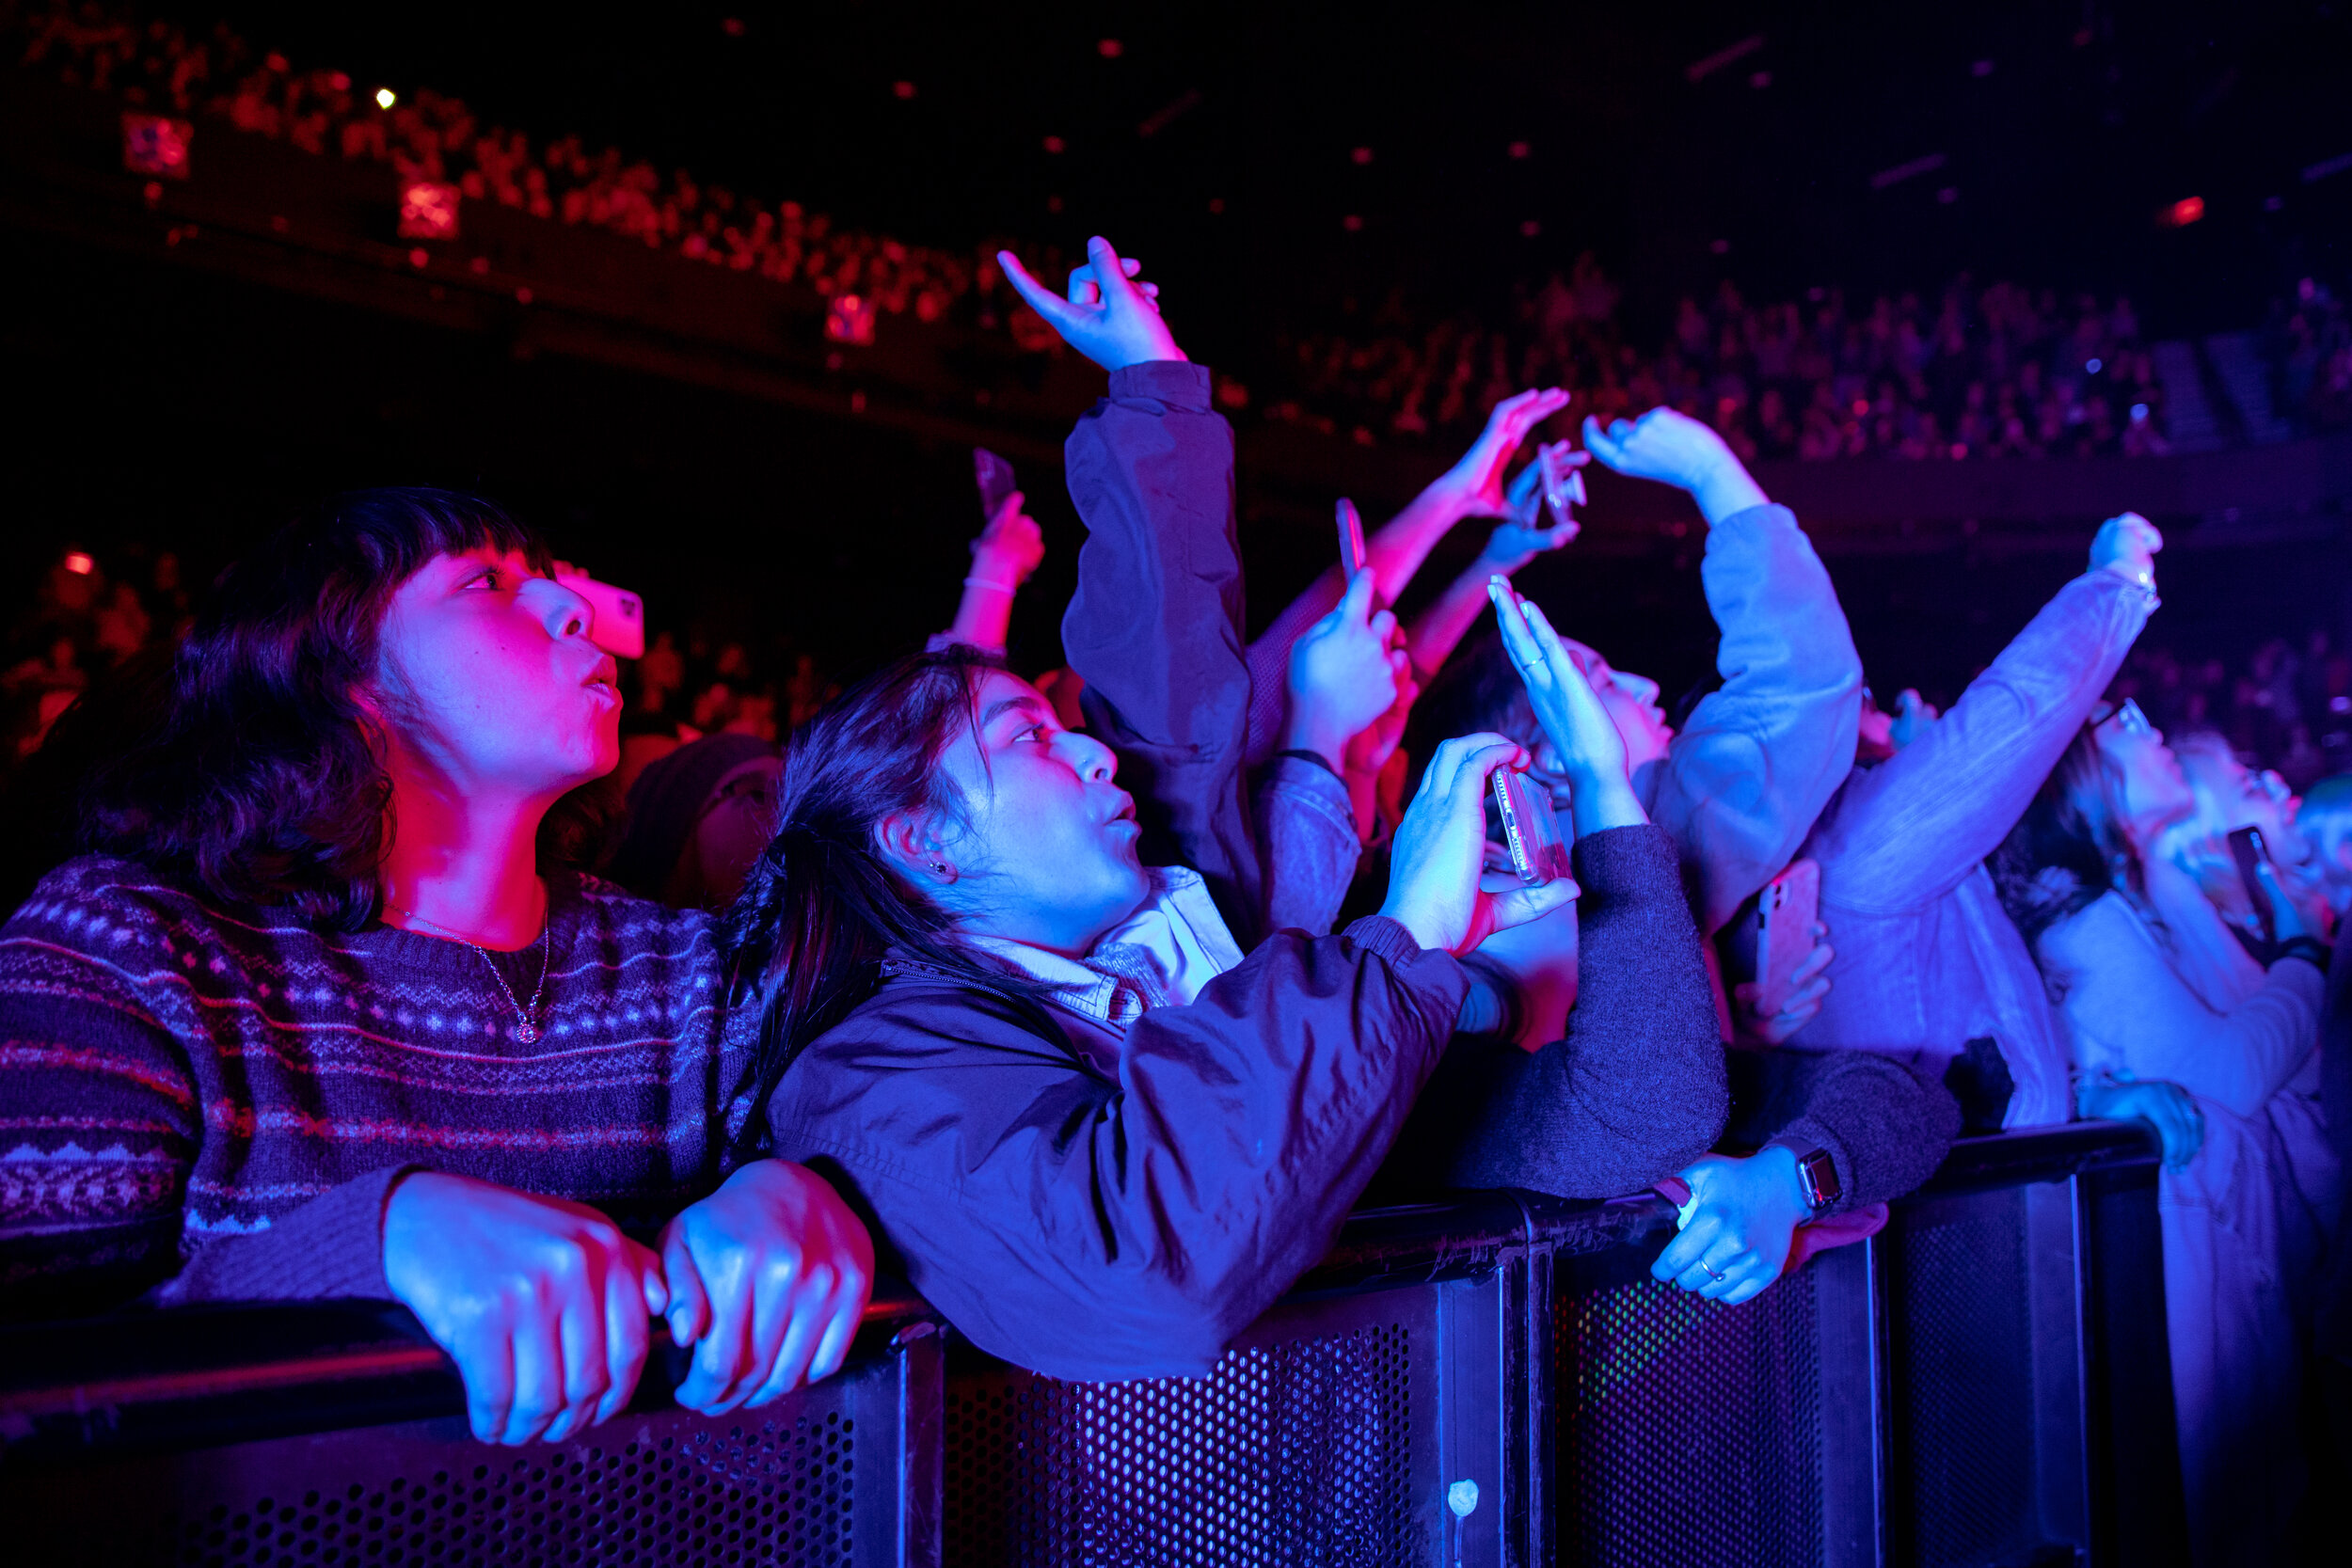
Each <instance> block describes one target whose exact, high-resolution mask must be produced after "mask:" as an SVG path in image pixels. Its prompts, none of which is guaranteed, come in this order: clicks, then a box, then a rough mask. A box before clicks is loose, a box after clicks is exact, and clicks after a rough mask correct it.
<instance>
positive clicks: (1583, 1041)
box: [1431, 828, 1727, 1197]
mask: <svg viewBox="0 0 2352 1568" xmlns="http://www.w3.org/2000/svg"><path fill="white" fill-rule="evenodd" d="M1575 869H1576V875H1577V881H1578V883H1579V885H1580V886H1581V888H1582V889H1583V897H1582V899H1581V902H1580V903H1579V906H1578V919H1579V923H1580V946H1581V953H1580V956H1579V991H1578V996H1577V1001H1576V1006H1575V1008H1574V1010H1573V1011H1572V1012H1570V1014H1569V1015H1568V1030H1567V1034H1566V1036H1565V1037H1564V1038H1562V1039H1560V1040H1557V1041H1554V1042H1553V1043H1551V1044H1549V1045H1547V1046H1545V1047H1543V1048H1542V1049H1541V1050H1539V1051H1536V1052H1534V1053H1529V1052H1525V1051H1521V1050H1518V1048H1517V1047H1515V1046H1511V1045H1508V1044H1503V1043H1498V1042H1487V1041H1464V1042H1462V1043H1461V1044H1459V1045H1457V1046H1456V1048H1455V1050H1454V1052H1453V1053H1449V1056H1448V1059H1447V1062H1446V1065H1445V1067H1444V1068H1443V1069H1441V1072H1440V1079H1439V1083H1438V1085H1432V1090H1431V1092H1432V1094H1433V1095H1435V1094H1437V1093H1438V1092H1439V1089H1440V1088H1442V1089H1443V1091H1444V1093H1445V1094H1446V1095H1447V1096H1448V1097H1450V1099H1451V1100H1452V1101H1453V1105H1452V1111H1453V1114H1454V1115H1456V1116H1458V1117H1459V1124H1458V1128H1457V1130H1455V1131H1454V1132H1451V1133H1443V1132H1441V1133H1440V1134H1439V1136H1440V1137H1441V1138H1443V1139H1445V1141H1447V1142H1450V1143H1451V1144H1452V1146H1453V1147H1451V1148H1445V1149H1443V1150H1442V1152H1441V1155H1440V1159H1441V1161H1442V1164H1443V1166H1444V1168H1445V1170H1446V1173H1447V1176H1448V1178H1449V1180H1451V1181H1453V1182H1454V1184H1456V1185H1461V1186H1473V1187H1483V1186H1523V1187H1532V1188H1534V1189H1535V1190H1537V1191H1541V1192H1548V1193H1553V1194H1556V1195H1558V1196H1564V1197H1607V1196H1615V1195H1617V1194H1621V1193H1629V1192H1634V1191H1638V1190H1639V1189H1641V1188H1642V1187H1645V1186H1647V1185H1648V1184H1649V1183H1651V1182H1653V1181H1655V1180H1659V1179H1660V1178H1661V1177H1663V1176H1668V1175H1671V1174H1673V1173H1674V1172H1675V1171H1677V1170H1679V1169H1681V1168H1682V1167H1683V1166H1684V1165H1686V1164H1690V1162H1691V1161H1692V1160H1694V1159H1696V1158H1697V1157H1698V1156H1699V1155H1701V1154H1703V1153H1705V1152H1706V1151H1707V1149H1708V1148H1709V1147H1710V1146H1711V1145H1712V1144H1713V1143H1714V1141H1715V1139H1716V1137H1717V1135H1718V1134H1719V1133H1720V1132H1722V1129H1723V1121H1724V1111H1725V1108H1726V1105H1727V1099H1726V1095H1725V1090H1724V1060H1723V1057H1724V1053H1723V1041H1722V1037H1721V1034H1720V1032H1719V1030H1718V1028H1717V1025H1716V1020H1715V1007H1714V1001H1713V997H1712V993H1711V991H1710V990H1709V989H1708V980H1707V969H1706V964H1705V962H1704V960H1703V959H1702V958H1701V957H1700V954H1699V945H1698V933H1697V931H1696V929H1695V928H1694V927H1692V922H1691V914H1690V911H1689V909H1688V908H1687V907H1686V906H1685V905H1684V903H1683V900H1682V895H1681V888H1680V884H1679V881H1678V879H1677V875H1676V867H1675V860H1674V854H1673V850H1672V847H1671V846H1670V845H1669V844H1668V843H1667V842H1666V840H1665V838H1664V835H1663V834H1661V833H1659V832H1656V831H1655V830H1652V829H1648V828H1629V829H1625V830H1621V831H1618V832H1611V833H1605V834H1602V835H1598V836H1596V837H1592V838H1583V839H1580V840H1579V841H1578V843H1577V846H1576V849H1575ZM1446 1114H1447V1113H1446V1112H1445V1111H1444V1110H1440V1111H1438V1112H1437V1113H1435V1115H1436V1116H1437V1117H1443V1116H1445V1115H1446Z"/></svg>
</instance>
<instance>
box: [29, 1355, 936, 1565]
mask: <svg viewBox="0 0 2352 1568" xmlns="http://www.w3.org/2000/svg"><path fill="white" fill-rule="evenodd" d="M889 1372H890V1368H889V1366H888V1364H886V1363H885V1364H883V1365H882V1366H881V1367H880V1368H877V1369H875V1370H874V1372H873V1373H872V1374H869V1375H868V1376H867V1377H866V1378H865V1379H863V1380H862V1381H857V1382H845V1384H843V1385H839V1386H819V1387H818V1389H816V1390H812V1391H811V1393H810V1394H809V1395H807V1396H803V1398H802V1399H801V1400H800V1401H799V1402H798V1403H797V1404H780V1405H778V1406H773V1407H771V1408H770V1409H767V1410H761V1411H750V1412H742V1413H739V1414H737V1415H735V1416H731V1417H726V1418H719V1419H715V1420H712V1419H704V1418H699V1417H693V1416H687V1415H682V1414H675V1413H668V1414H658V1415H648V1416H624V1417H622V1418H618V1419H616V1420H614V1421H612V1422H608V1423H607V1424H606V1425H604V1426H602V1427H598V1428H596V1429H595V1430H594V1431H593V1432H591V1433H588V1434H586V1436H585V1439H584V1440H582V1441H579V1442H572V1443H565V1444H563V1445H561V1446H555V1447H550V1446H548V1445H545V1444H533V1445H531V1446H529V1447H527V1448H522V1449H502V1448H494V1447H490V1446H487V1445H484V1444H478V1443H474V1442H472V1441H470V1440H469V1438H467V1436H466V1435H465V1429H464V1426H463V1423H462V1422H456V1421H432V1422H419V1423H414V1424H410V1425H402V1426H390V1427H376V1428H370V1429H365V1430H361V1431H356V1432H347V1433H328V1434H323V1435H320V1436H314V1437H294V1438H284V1439H279V1440H276V1441H271V1442H262V1443H249V1444H242V1445H238V1446H235V1447H231V1448H225V1449H206V1450H198V1451H195V1452H192V1453H185V1454H180V1455H175V1456H168V1457H158V1458H154V1459H148V1460H134V1461H124V1462H121V1463H119V1464H117V1465H110V1466H107V1467H105V1468H103V1469H101V1470H95V1471H75V1472H68V1473H63V1474H59V1475H56V1476H46V1477H27V1476H17V1477H13V1478H11V1484H10V1485H9V1487H8V1494H9V1496H8V1501H9V1504H10V1508H9V1513H11V1515H12V1516H14V1518H15V1519H17V1520H19V1521H22V1522H23V1523H24V1525H29V1526H30V1528H29V1529H26V1528H20V1527H19V1526H14V1525H12V1527H11V1530H12V1540H13V1542H15V1543H19V1544H24V1545H26V1546H27V1547H28V1548H29V1555H27V1556H24V1557H15V1549H16V1548H15V1545H13V1544H12V1546H11V1548H10V1552H9V1555H10V1556H11V1558H12V1559H13V1560H16V1561H20V1562H25V1563H33V1562H72V1563H77V1564H87V1563H89V1562H93V1561H104V1562H108V1563H117V1562H126V1563H155V1564H166V1563H168V1564H174V1565H186V1568H199V1565H201V1568H264V1565H268V1568H309V1565H313V1564H319V1565H326V1564H358V1565H365V1568H428V1565H429V1568H461V1565H470V1568H516V1565H539V1564H545V1565H549V1568H552V1565H556V1564H563V1565H565V1568H570V1565H575V1564H616V1565H634V1564H647V1565H652V1564H664V1565H667V1564H710V1565H718V1564H750V1563H774V1564H783V1565H790V1568H832V1565H835V1564H840V1565H847V1564H850V1563H854V1562H861V1561H879V1560H885V1558H884V1554H883V1551H882V1550H880V1549H877V1548H882V1547H886V1546H887V1544H888V1543H889V1540H890V1539H891V1535H892V1530H893V1528H894V1521H893V1518H892V1508H893V1506H894V1503H895V1488H896V1483H897V1474H898V1452H897V1434H896V1430H895V1424H894V1423H893V1421H892V1420H891V1419H890V1418H889V1416H890V1413H891V1411H890V1407H889V1406H882V1408H880V1409H877V1410H873V1411H872V1412H871V1413H872V1414H873V1415H875V1416H877V1417H880V1418H879V1419H870V1420H869V1419H866V1418H865V1417H866V1415H867V1414H868V1412H867V1411H866V1410H862V1409H861V1408H860V1405H861V1402H863V1403H864V1404H866V1405H867V1406H872V1405H875V1404H877V1403H878V1401H877V1400H876V1398H875V1396H878V1395H883V1394H893V1395H895V1388H896V1383H895V1380H894V1379H892V1378H891V1377H890V1376H889V1375H888V1374H889ZM861 1396H864V1398H863V1400H861ZM36 1482H38V1484H39V1488H40V1490H39V1491H38V1492H35V1491H34V1490H33V1487H34V1483H36ZM33 1497H39V1498H40V1503H41V1505H42V1506H41V1507H40V1509H39V1515H40V1516H38V1517H35V1518H31V1519H27V1518H26V1514H27V1513H28V1509H27V1508H26V1506H25V1505H26V1503H27V1502H28V1500H29V1499H31V1498H33ZM869 1514H870V1515H872V1517H870V1518H869V1517H866V1516H867V1515H869ZM877 1527H879V1528H877Z"/></svg>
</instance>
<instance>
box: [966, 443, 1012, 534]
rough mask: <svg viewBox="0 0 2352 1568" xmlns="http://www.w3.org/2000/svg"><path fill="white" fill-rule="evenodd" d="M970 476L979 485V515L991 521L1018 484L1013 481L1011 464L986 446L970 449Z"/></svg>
mask: <svg viewBox="0 0 2352 1568" xmlns="http://www.w3.org/2000/svg"><path fill="white" fill-rule="evenodd" d="M972 478H973V480H974V482H975V483H977V484H978V485H979V487H980V517H981V519H982V520H983V521H986V522H993V521H995V518H996V514H997V511H998V510H999V509H1000V508H1002V507H1003V506H1004V504H1005V498H1006V497H1007V496H1009V495H1011V494H1012V493H1013V491H1015V490H1016V489H1018V488H1020V486H1019V485H1017V484H1015V483H1013V478H1012V465H1011V464H1009V463H1008V462H1006V461H1005V460H1004V459H1003V458H1001V457H999V456H997V455H996V454H995V453H994V452H993V451H989V450H988V449H987V448H986V447H974V448H973V449H972Z"/></svg>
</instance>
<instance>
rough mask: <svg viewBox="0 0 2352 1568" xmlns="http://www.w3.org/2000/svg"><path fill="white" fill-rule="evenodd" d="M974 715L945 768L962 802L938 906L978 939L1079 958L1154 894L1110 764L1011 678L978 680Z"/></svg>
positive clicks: (1128, 801) (1127, 799)
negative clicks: (949, 877) (984, 936)
mask: <svg viewBox="0 0 2352 1568" xmlns="http://www.w3.org/2000/svg"><path fill="white" fill-rule="evenodd" d="M974 708H975V713H976V719H977V722H976V724H975V726H974V728H972V729H971V730H968V731H966V732H965V734H963V735H962V736H959V737H958V739H957V740H956V742H955V743H954V744H953V745H951V746H950V747H949V748H948V749H947V751H946V752H945V753H944V754H943V755H942V756H941V759H940V764H941V767H942V768H945V769H946V772H947V775H948V777H949V778H950V779H951V780H953V782H954V783H955V784H956V786H957V787H958V788H959V789H960V790H961V792H962V796H963V811H962V814H961V815H962V819H961V823H960V824H959V825H958V827H957V830H956V836H955V839H954V841H953V842H952V843H951V844H949V845H947V846H946V849H945V851H944V852H945V854H946V857H947V859H948V860H950V861H951V862H952V863H953V864H954V865H955V867H956V870H957V873H958V879H957V882H956V884H955V885H953V886H951V887H950V888H949V889H948V891H947V895H946V899H945V901H946V903H947V904H948V905H949V907H950V908H953V909H956V910H957V911H959V914H960V915H961V917H962V918H963V920H964V922H965V924H966V925H967V926H969V927H971V928H972V929H974V930H977V931H984V932H986V933H988V934H991V935H996V936H1005V937H1010V938H1013V939H1014V940H1016V941H1022V942H1034V943H1036V944H1037V945H1039V946H1043V947H1050V948H1053V949H1055V950H1056V951H1059V952H1065V953H1071V954H1083V953H1084V952H1086V951H1087V950H1089V948H1091V947H1092V946H1093V944H1094V942H1095V941H1096V939H1097V938H1099V937H1100V936H1101V934H1102V933H1103V932H1104V931H1105V930H1108V929H1109V928H1110V927H1113V926H1115V925H1117V924H1118V923H1119V922H1120V921H1121V920H1123V919H1125V918H1126V917H1127V916H1128V915H1130V914H1132V913H1134V912H1135V911H1136V908H1137V907H1138V906H1139V905H1141V903H1142V902H1143V899H1144V897H1145V895H1147V894H1148V893H1149V892H1150V891H1151V881H1150V879H1149V878H1148V877H1146V875H1145V874H1144V870H1143V863H1142V862H1141V860H1140V859H1139V858H1138V857H1137V854H1136V841H1137V839H1139V838H1140V837H1141V836H1142V829H1141V828H1140V827H1139V826H1138V825H1137V823H1136V810H1135V800H1134V799H1133V798H1132V797H1131V796H1129V795H1128V793H1127V792H1126V791H1125V790H1123V789H1121V788H1120V787H1119V786H1118V784H1115V783H1113V782H1112V774H1113V772H1114V770H1115V768H1116V767H1117V760H1116V758H1114V757H1113V755H1112V753H1111V751H1110V748H1109V747H1107V746H1104V744H1103V743H1102V742H1100V741H1098V740H1096V739H1094V738H1093V737H1092V736H1087V735H1082V734H1080V733H1078V732H1076V731H1074V730H1069V729H1065V728H1063V727H1062V723H1061V721H1060V719H1059V718H1058V717H1057V715H1056V713H1055V711H1054V705H1053V704H1052V703H1051V702H1049V701H1048V700H1047V699H1046V698H1045V696H1044V694H1043V693H1041V692H1040V691H1039V690H1038V689H1037V688H1035V687H1033V686H1031V685H1030V684H1029V683H1028V682H1026V681H1025V680H1022V679H1021V678H1020V677H1019V676H1017V675H1012V674H1008V673H1005V672H1003V671H1001V670H992V671H989V672H988V673H985V674H984V675H982V676H981V677H980V679H979V680H978V681H977V683H976V689H975V691H974Z"/></svg>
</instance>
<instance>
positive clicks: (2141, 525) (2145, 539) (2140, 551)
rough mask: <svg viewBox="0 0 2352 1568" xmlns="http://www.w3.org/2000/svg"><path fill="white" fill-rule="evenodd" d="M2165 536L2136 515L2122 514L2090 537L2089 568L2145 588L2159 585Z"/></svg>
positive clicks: (2151, 524)
mask: <svg viewBox="0 0 2352 1568" xmlns="http://www.w3.org/2000/svg"><path fill="white" fill-rule="evenodd" d="M2162 548H2164V535H2163V534H2161V533H2159V532H2157V531H2156V525H2155V524H2153V523H2152V522H2150V521H2149V520H2148V519H2147V518H2145V517H2143V516H2141V515H2139V514H2138V513H2137V512H2122V513H2118V514H2117V515H2114V516H2112V517H2109V518H2108V519H2107V520H2106V522H2104V523H2101V524H2100V525H2099V531H2098V532H2097V533H2095V534H2092V535H2091V538H2090V569H2091V570H2092V571H2094V572H2096V571H2100V570H2102V569H2104V570H2106V571H2109V572H2113V573H2114V574H2115V575H2116V576H2117V577H2120V578H2122V579H2123V580H2124V581H2126V582H2136V583H2137V584H2139V586H2141V587H2142V588H2146V589H2150V590H2153V589H2154V587H2155V586H2156V552H2157V551H2158V550H2160V549H2162Z"/></svg>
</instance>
